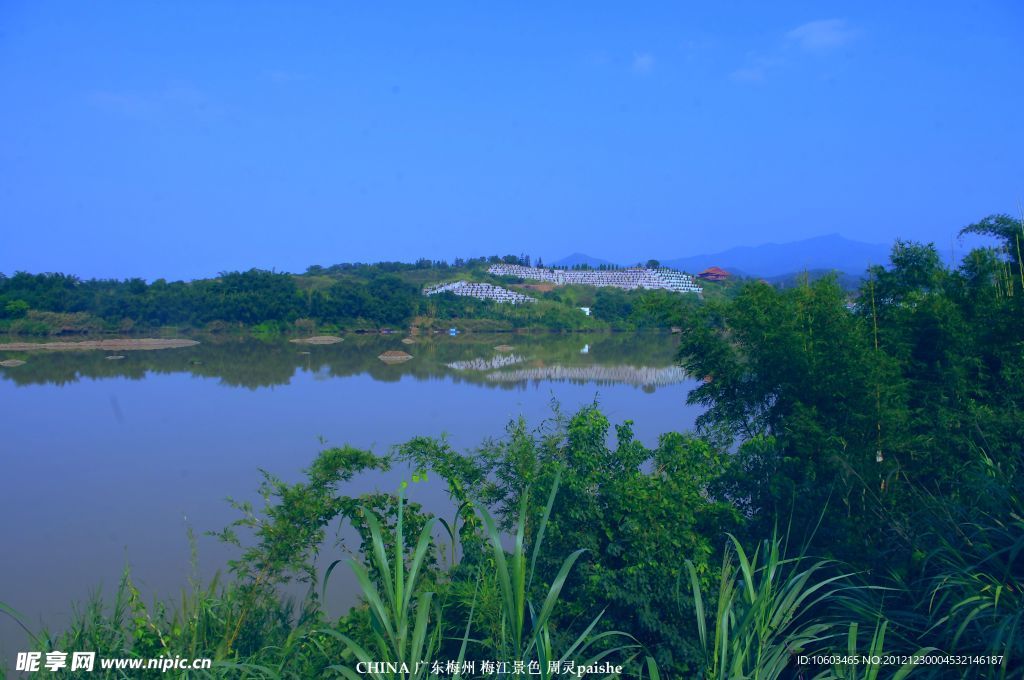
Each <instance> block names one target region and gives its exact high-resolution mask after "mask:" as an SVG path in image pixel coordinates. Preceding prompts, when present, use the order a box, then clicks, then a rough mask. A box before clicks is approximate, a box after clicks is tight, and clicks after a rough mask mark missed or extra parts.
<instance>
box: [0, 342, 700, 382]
mask: <svg viewBox="0 0 1024 680" xmlns="http://www.w3.org/2000/svg"><path fill="white" fill-rule="evenodd" d="M201 340H202V342H201V344H199V345H195V346H193V347H185V348H178V349H169V350H157V351H151V352H125V353H124V358H123V359H119V360H116V361H112V360H108V359H107V358H106V356H107V352H103V351H78V352H19V353H10V352H3V351H0V358H19V359H24V360H26V362H27V363H25V364H24V365H22V366H17V367H12V368H4V367H0V376H2V377H3V378H4V379H6V380H10V381H12V382H13V383H15V384H17V385H39V384H52V385H65V384H69V383H74V382H77V381H80V380H85V379H90V380H96V379H103V378H129V379H133V380H141V379H143V378H145V377H146V376H147V375H148V374H154V373H155V374H176V373H184V374H189V375H192V376H194V377H199V378H211V379H217V380H219V381H221V382H222V383H223V384H225V385H227V386H232V387H245V388H249V389H259V388H264V387H272V386H275V385H285V384H288V383H289V382H290V381H291V379H292V378H293V377H294V376H295V375H296V374H297V373H300V372H305V373H311V374H315V375H316V376H317V377H320V378H324V379H328V378H332V377H334V378H343V377H347V376H353V375H369V376H370V377H372V378H373V379H374V380H379V381H385V382H393V381H398V380H401V379H403V378H413V379H415V380H436V379H447V380H452V381H455V382H467V383H473V384H479V385H485V386H488V387H497V388H504V389H511V388H515V387H516V386H522V385H525V384H527V383H529V382H535V381H545V380H547V381H550V380H571V381H577V382H580V381H582V382H597V383H626V384H631V385H636V386H642V387H644V388H645V389H651V388H654V387H659V386H663V385H670V384H675V383H678V382H682V381H683V380H684V379H685V376H684V375H683V373H682V371H681V370H680V369H679V368H678V367H677V366H676V365H675V352H676V348H677V342H676V340H675V338H674V337H672V336H670V335H666V334H655V333H645V334H609V335H598V336H591V335H570V336H563V335H536V336H509V335H496V336H492V335H471V336H460V337H457V338H448V337H441V338H424V339H417V340H416V342H415V343H413V344H403V343H402V342H401V339H400V338H399V337H396V336H385V337H381V336H358V335H349V336H346V337H345V341H344V342H342V343H339V344H336V345H326V346H300V345H295V344H291V343H288V342H286V341H284V340H274V341H261V340H253V339H237V338H217V337H207V338H201ZM501 345H511V346H512V347H510V348H502V349H504V350H505V351H499V350H498V349H495V347H496V346H501ZM388 350H402V351H406V352H408V353H409V354H412V355H413V359H412V360H409V361H406V362H403V363H400V364H391V365H389V364H385V363H384V362H382V361H380V360H379V359H378V358H377V357H378V355H380V354H381V353H382V352H385V351H388ZM581 350H584V352H581Z"/></svg>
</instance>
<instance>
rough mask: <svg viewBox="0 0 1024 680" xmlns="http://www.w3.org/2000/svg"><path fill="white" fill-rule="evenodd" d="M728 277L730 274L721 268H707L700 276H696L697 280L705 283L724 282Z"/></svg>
mask: <svg viewBox="0 0 1024 680" xmlns="http://www.w3.org/2000/svg"><path fill="white" fill-rule="evenodd" d="M730 276H731V274H729V272H727V271H725V270H724V269H722V268H721V267H708V268H707V269H705V270H704V271H702V272H701V273H700V274H697V278H698V279H704V280H705V281H725V280H726V279H727V278H729V277H730Z"/></svg>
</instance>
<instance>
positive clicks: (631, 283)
mask: <svg viewBox="0 0 1024 680" xmlns="http://www.w3.org/2000/svg"><path fill="white" fill-rule="evenodd" d="M487 272H488V273H490V274H493V275H494V276H515V277H517V278H521V279H531V280H534V281H548V282H550V283H554V284H557V285H560V286H563V285H571V284H576V285H580V286H598V287H601V286H611V287H614V288H625V289H627V290H633V289H636V288H645V289H659V290H671V291H675V292H677V293H700V292H701V291H702V290H703V289H702V288H701V287H700V286H698V285H697V284H696V283H695V282H694V280H693V277H692V276H690V275H689V274H684V273H683V272H680V271H676V270H675V269H667V268H661V269H641V268H633V269H608V270H594V269H583V270H572V271H565V270H562V269H544V268H541V267H524V266H523V265H520V264H496V265H492V266H491V267H490V268H488V270H487Z"/></svg>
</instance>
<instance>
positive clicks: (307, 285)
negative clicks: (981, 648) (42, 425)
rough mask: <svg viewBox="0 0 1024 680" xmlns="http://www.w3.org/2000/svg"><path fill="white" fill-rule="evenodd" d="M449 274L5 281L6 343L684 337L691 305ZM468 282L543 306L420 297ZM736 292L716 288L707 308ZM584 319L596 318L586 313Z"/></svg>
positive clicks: (487, 262) (458, 269) (368, 271)
mask: <svg viewBox="0 0 1024 680" xmlns="http://www.w3.org/2000/svg"><path fill="white" fill-rule="evenodd" d="M523 261H525V260H524V258H520V257H513V256H507V257H505V258H497V257H491V258H478V259H476V260H456V262H455V263H454V264H448V263H447V262H432V261H428V260H420V261H419V262H416V263H413V264H406V263H392V262H382V263H377V264H342V265H335V266H332V267H319V266H313V267H310V268H309V269H308V270H307V271H306V272H305V273H303V274H287V273H278V272H269V271H263V270H256V269H253V270H249V271H245V272H226V273H222V274H220V275H219V276H217V277H214V278H210V279H199V280H194V281H187V282H186V281H173V282H169V281H166V280H163V279H157V280H155V281H152V282H147V281H144V280H142V279H128V280H112V279H89V280H81V279H79V278H76V277H75V276H72V275H68V274H52V273H45V274H30V273H27V272H17V273H14V274H12V275H9V276H8V275H3V274H0V332H6V333H8V334H11V335H26V336H49V335H71V334H91V333H96V334H99V333H123V334H136V335H137V334H140V333H149V334H153V333H154V332H158V331H159V332H169V331H170V332H173V331H207V332H213V333H218V332H238V331H246V332H255V333H285V332H287V333H296V334H305V335H313V334H322V335H329V334H336V333H341V332H377V331H380V330H386V329H410V328H417V329H421V330H423V331H425V332H430V331H433V330H447V328H448V327H450V326H453V325H456V326H458V327H459V328H460V329H461V330H469V331H515V330H550V331H596V330H637V329H647V328H664V329H668V328H671V327H674V326H679V325H680V324H681V323H682V322H683V320H684V317H685V314H686V312H687V311H688V310H690V309H693V308H694V307H696V306H697V305H699V304H700V303H701V299H699V298H698V296H696V295H681V294H678V293H673V292H670V291H665V290H633V291H629V290H621V289H615V288H595V287H591V286H583V285H570V286H551V285H537V283H536V282H531V281H527V280H524V279H516V278H510V277H499V276H493V275H491V274H489V273H488V271H487V269H488V267H490V266H493V263H494V262H511V263H519V262H523ZM451 280H466V281H469V282H476V283H482V284H493V285H499V286H502V287H503V288H507V289H509V290H511V291H514V292H515V293H517V294H520V295H527V296H529V297H530V298H534V299H536V303H534V304H530V305H528V306H527V305H511V304H501V303H498V302H494V301H490V300H480V299H475V298H472V297H465V296H462V297H460V296H456V295H452V294H440V295H433V296H429V297H428V296H425V295H424V294H423V291H424V290H425V289H426V288H428V287H429V286H431V285H437V284H440V283H444V282H446V281H451ZM738 283H739V282H735V281H734V282H724V283H712V284H709V285H708V286H707V290H706V293H705V294H706V295H707V296H708V297H710V298H715V297H722V296H727V295H730V294H731V293H732V291H733V290H735V289H736V288H737V287H738ZM581 308H586V309H587V310H590V311H589V313H585V312H584V311H582V310H581Z"/></svg>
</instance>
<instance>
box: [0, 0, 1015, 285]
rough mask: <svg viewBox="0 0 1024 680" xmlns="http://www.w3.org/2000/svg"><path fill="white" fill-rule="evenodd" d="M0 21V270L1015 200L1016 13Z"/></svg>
mask: <svg viewBox="0 0 1024 680" xmlns="http://www.w3.org/2000/svg"><path fill="white" fill-rule="evenodd" d="M374 5H379V3H354V2H287V3H285V2H275V3H261V2H184V1H176V2H120V3H117V2H94V3H51V2H45V1H40V0H33V1H31V2H29V1H25V2H14V1H12V0H8V1H6V2H3V3H0V102H3V105H2V106H0V239H2V240H0V271H3V272H7V273H11V272H13V271H15V270H28V271H65V272H69V273H75V274H78V275H81V276H103V277H125V276H143V277H145V278H149V279H152V278H156V277H167V278H191V277H196V276H206V275H212V274H214V273H216V272H218V271H222V270H231V269H247V268H249V267H253V266H256V267H262V268H268V269H269V268H277V269H279V270H288V271H302V270H304V269H305V268H306V266H307V265H309V264H314V263H317V264H324V265H327V264H332V263H335V262H342V261H356V260H359V261H377V260H382V259H388V260H412V259H415V258H417V257H421V256H426V257H431V258H446V259H451V258H453V257H455V256H468V255H479V254H491V253H509V252H511V253H517V254H518V253H521V252H526V253H529V254H531V255H533V256H534V257H536V256H538V255H540V256H543V257H544V258H545V259H546V260H551V259H555V258H558V257H561V256H563V255H566V254H568V253H570V252H572V251H583V252H587V253H590V254H592V255H595V256H598V257H603V258H607V259H611V260H616V261H622V262H629V261H637V260H641V259H647V258H648V257H656V258H661V259H669V258H673V257H680V256H686V255H693V254H698V253H702V252H713V251H717V250H721V249H725V248H729V247H732V246H737V245H752V244H758V243H763V242H769V241H774V242H782V241H788V240H795V239H800V238H805V237H810V236H816V235H821V234H826V233H832V232H838V233H840V234H843V235H844V236H847V237H850V238H854V239H857V240H862V241H868V242H889V241H891V240H892V239H893V238H895V237H903V238H911V239H917V240H925V241H935V242H937V243H938V244H939V245H940V246H942V247H943V248H948V247H949V243H950V240H951V238H952V237H953V235H954V234H955V232H956V230H957V229H958V228H959V227H961V226H963V225H964V224H966V223H968V222H972V221H975V220H977V219H978V218H981V217H983V216H985V215H987V214H990V213H993V212H1016V211H1017V205H1018V202H1021V201H1024V181H1022V180H1024V125H1022V124H1021V114H1020V112H1021V110H1022V108H1024V107H1022V104H1024V88H1022V87H1021V86H1022V84H1024V79H1022V78H1021V75H1020V74H1021V73H1024V41H1022V40H1021V35H1024V4H1022V3H1020V2H1015V1H1010V0H1008V1H1006V2H974V3H966V2H953V1H947V2H927V3H925V2H903V3H854V2H846V3H835V2H772V3H764V2H738V3H721V2H707V3H692V2H686V3H684V2H668V3H621V2H618V3H610V2H609V3H601V2H588V3H539V2H529V3H470V2H465V3H458V2H450V3H423V2H420V3H395V4H392V5H390V6H388V7H383V6H374Z"/></svg>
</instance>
